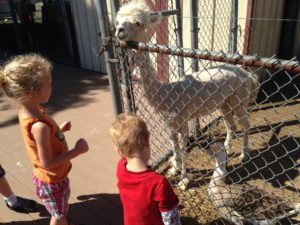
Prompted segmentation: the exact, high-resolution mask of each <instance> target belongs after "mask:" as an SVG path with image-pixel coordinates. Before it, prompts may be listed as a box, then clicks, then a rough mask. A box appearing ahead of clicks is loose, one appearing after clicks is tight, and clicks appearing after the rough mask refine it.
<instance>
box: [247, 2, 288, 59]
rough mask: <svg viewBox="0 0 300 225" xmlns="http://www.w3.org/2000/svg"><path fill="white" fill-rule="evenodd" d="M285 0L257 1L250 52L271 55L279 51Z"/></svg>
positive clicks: (265, 55)
mask: <svg viewBox="0 0 300 225" xmlns="http://www.w3.org/2000/svg"><path fill="white" fill-rule="evenodd" d="M283 10H284V0H264V1H255V4H254V11H253V18H254V20H253V26H252V29H251V30H252V31H251V40H250V54H258V55H260V56H263V57H270V56H272V55H274V54H276V53H277V52H278V47H279V42H280V36H281V27H282V21H280V20H277V19H281V18H282V16H283Z"/></svg>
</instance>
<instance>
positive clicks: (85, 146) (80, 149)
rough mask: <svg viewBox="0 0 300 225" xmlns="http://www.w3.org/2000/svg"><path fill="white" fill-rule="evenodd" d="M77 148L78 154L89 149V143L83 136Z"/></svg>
mask: <svg viewBox="0 0 300 225" xmlns="http://www.w3.org/2000/svg"><path fill="white" fill-rule="evenodd" d="M75 150H76V151H77V152H78V154H82V153H85V152H87V151H88V150H89V146H88V143H87V142H86V141H85V140H84V139H83V138H80V139H79V140H78V141H77V142H76V144H75Z"/></svg>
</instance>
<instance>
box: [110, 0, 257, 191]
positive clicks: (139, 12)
mask: <svg viewBox="0 0 300 225" xmlns="http://www.w3.org/2000/svg"><path fill="white" fill-rule="evenodd" d="M160 21H161V18H160V17H159V16H157V15H155V14H151V12H150V11H149V10H148V9H147V7H146V5H145V4H144V3H143V2H141V1H132V2H129V3H127V4H125V5H123V6H122V7H121V8H120V10H119V11H118V13H117V16H116V33H115V35H116V37H117V38H118V39H119V40H120V41H124V42H125V41H139V42H147V41H148V40H147V37H146V31H147V30H148V29H149V28H151V27H153V26H154V25H156V24H158V23H159V22H160ZM135 57H136V58H135V63H136V66H137V67H139V71H140V72H139V73H140V74H139V75H140V78H141V83H142V86H143V88H144V93H145V96H146V98H147V99H148V101H149V103H150V104H151V105H152V106H153V107H154V109H155V110H156V111H157V112H158V113H160V114H162V115H163V117H164V119H165V121H166V124H167V126H168V127H169V128H170V133H171V136H170V139H171V141H172V144H173V150H174V154H173V157H172V161H171V162H172V165H173V168H172V169H171V172H172V173H175V172H176V171H178V170H180V169H181V173H182V177H186V166H185V150H184V149H185V148H186V143H187V135H188V121H189V120H191V119H193V118H196V117H199V116H205V115H208V114H209V113H212V112H213V111H215V110H217V109H219V110H220V112H221V114H222V116H223V118H224V120H225V124H226V129H227V136H226V140H225V147H226V150H227V151H228V152H229V151H230V150H231V141H232V139H233V135H234V130H235V125H234V120H233V115H232V113H234V114H235V115H236V116H237V118H238V121H239V123H240V125H241V127H242V129H243V131H244V142H243V153H242V155H241V157H242V158H243V159H244V160H246V159H248V158H249V149H248V131H249V128H250V124H249V121H248V114H247V106H248V103H249V102H251V101H252V100H255V98H256V94H257V90H258V82H257V80H256V78H255V77H254V76H253V75H252V74H250V73H249V72H247V71H245V70H243V69H242V68H240V67H236V66H219V67H214V68H210V69H208V70H204V71H200V72H196V73H193V74H191V75H186V76H184V77H182V78H180V79H179V80H178V81H174V82H169V83H165V82H161V81H159V80H157V79H156V69H155V68H154V67H153V64H152V62H151V60H150V56H149V54H148V53H147V52H141V51H138V52H137V53H136V54H135ZM180 165H181V168H180V167H179V166H180ZM186 185H187V184H183V187H181V188H182V189H185V188H186Z"/></svg>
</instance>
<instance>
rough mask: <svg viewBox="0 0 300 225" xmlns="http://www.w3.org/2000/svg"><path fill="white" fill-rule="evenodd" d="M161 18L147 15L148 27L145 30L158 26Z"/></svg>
mask: <svg viewBox="0 0 300 225" xmlns="http://www.w3.org/2000/svg"><path fill="white" fill-rule="evenodd" d="M161 20H162V18H161V16H159V15H151V14H150V15H149V20H148V24H147V25H148V26H147V28H151V27H154V26H156V25H157V24H159V23H160V22H161Z"/></svg>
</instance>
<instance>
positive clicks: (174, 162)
mask: <svg viewBox="0 0 300 225" xmlns="http://www.w3.org/2000/svg"><path fill="white" fill-rule="evenodd" d="M170 139H171V142H172V147H173V149H172V150H173V156H172V157H171V158H170V161H171V164H172V168H171V169H170V170H169V173H170V174H172V175H175V174H177V172H178V171H180V166H179V165H178V164H179V162H180V146H179V141H178V135H177V134H176V133H175V132H174V131H171V135H170Z"/></svg>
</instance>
